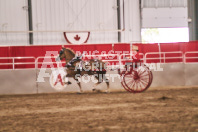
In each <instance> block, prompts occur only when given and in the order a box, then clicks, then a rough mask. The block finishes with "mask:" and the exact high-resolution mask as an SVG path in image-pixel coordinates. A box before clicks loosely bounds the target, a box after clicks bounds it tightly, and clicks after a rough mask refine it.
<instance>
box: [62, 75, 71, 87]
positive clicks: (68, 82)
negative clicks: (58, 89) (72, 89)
mask: <svg viewBox="0 0 198 132" xmlns="http://www.w3.org/2000/svg"><path fill="white" fill-rule="evenodd" d="M66 77H67V75H65V76H63V80H64V84H67V85H69V84H72V83H71V82H70V81H69V80H68V81H67V82H66V81H65V80H66V79H65V78H66Z"/></svg>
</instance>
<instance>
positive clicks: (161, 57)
mask: <svg viewBox="0 0 198 132" xmlns="http://www.w3.org/2000/svg"><path fill="white" fill-rule="evenodd" d="M168 54H169V55H170V54H180V56H172V57H166V55H168ZM148 55H159V57H148ZM171 59H172V60H173V59H182V62H184V56H183V52H182V51H175V52H148V53H146V54H145V59H144V63H147V60H159V61H160V63H162V60H163V63H166V60H171Z"/></svg>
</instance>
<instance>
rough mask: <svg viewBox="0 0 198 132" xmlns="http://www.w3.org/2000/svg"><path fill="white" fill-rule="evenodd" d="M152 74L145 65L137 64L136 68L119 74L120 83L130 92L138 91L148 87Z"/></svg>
mask: <svg viewBox="0 0 198 132" xmlns="http://www.w3.org/2000/svg"><path fill="white" fill-rule="evenodd" d="M152 80H153V74H152V72H151V71H150V70H149V68H148V67H146V66H139V67H138V68H137V69H136V70H132V71H131V72H129V73H127V72H126V73H125V74H122V75H121V84H122V86H123V87H124V89H125V90H126V91H128V92H131V93H140V92H143V91H145V90H146V89H148V88H149V87H150V85H151V83H152Z"/></svg>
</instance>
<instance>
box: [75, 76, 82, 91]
mask: <svg viewBox="0 0 198 132" xmlns="http://www.w3.org/2000/svg"><path fill="white" fill-rule="evenodd" d="M74 80H76V82H77V84H78V86H79V88H80V93H82V92H83V90H82V88H81V84H80V81H79V80H78V78H76V77H74Z"/></svg>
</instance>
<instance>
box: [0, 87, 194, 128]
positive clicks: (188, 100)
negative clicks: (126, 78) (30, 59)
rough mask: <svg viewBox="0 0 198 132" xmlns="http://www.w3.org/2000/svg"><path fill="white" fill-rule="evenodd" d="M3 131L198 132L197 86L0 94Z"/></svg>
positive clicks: (0, 125) (0, 118) (0, 116)
mask: <svg viewBox="0 0 198 132" xmlns="http://www.w3.org/2000/svg"><path fill="white" fill-rule="evenodd" d="M0 131H8V132H10V131H19V132H22V131H25V132H27V131H70V132H74V131H91V132H93V131H94V132H95V131H104V132H109V131H110V132H117V131H118V132H119V131H120V132H121V131H128V132H133V131H134V132H138V131H152V132H155V131H160V132H162V131H167V132H172V131H185V132H196V131H197V132H198V88H196V87H194V88H182V89H181V88H180V89H178V88H177V89H176V88H174V89H164V90H157V89H156V90H147V91H145V92H143V93H139V94H131V93H128V92H125V91H121V92H112V93H109V94H106V93H83V94H76V93H55V94H37V95H1V96H0Z"/></svg>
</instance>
